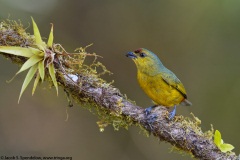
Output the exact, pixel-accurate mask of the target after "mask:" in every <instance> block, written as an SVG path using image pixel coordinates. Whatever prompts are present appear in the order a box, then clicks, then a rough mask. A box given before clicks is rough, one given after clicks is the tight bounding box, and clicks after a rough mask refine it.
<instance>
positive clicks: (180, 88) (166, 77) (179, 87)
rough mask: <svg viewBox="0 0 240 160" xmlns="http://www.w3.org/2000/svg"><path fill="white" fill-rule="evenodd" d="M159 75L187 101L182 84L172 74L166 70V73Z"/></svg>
mask: <svg viewBox="0 0 240 160" xmlns="http://www.w3.org/2000/svg"><path fill="white" fill-rule="evenodd" d="M160 75H161V77H162V79H163V81H164V82H166V83H167V84H168V85H170V86H171V87H173V88H175V89H176V90H178V91H179V92H180V93H181V94H182V95H183V97H184V98H186V99H187V94H186V90H185V88H184V86H183V84H182V82H181V81H180V80H179V79H178V78H177V76H176V75H175V74H174V73H172V72H171V71H170V70H168V71H167V72H162V73H161V74H160Z"/></svg>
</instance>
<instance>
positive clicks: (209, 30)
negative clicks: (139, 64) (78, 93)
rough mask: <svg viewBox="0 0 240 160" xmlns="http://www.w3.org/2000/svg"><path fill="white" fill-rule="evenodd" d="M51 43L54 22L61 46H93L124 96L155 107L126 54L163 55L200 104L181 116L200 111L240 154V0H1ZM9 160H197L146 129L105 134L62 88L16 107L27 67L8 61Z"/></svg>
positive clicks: (2, 131) (3, 108) (5, 132)
mask: <svg viewBox="0 0 240 160" xmlns="http://www.w3.org/2000/svg"><path fill="white" fill-rule="evenodd" d="M30 16H33V17H34V19H35V21H36V22H37V24H38V26H39V28H40V31H41V34H42V36H43V37H48V34H49V30H50V23H54V27H55V28H54V35H55V40H54V41H55V42H57V43H61V44H62V45H63V46H64V47H65V49H66V50H67V51H69V52H72V51H73V50H74V49H75V48H77V47H80V46H86V45H88V44H90V43H94V45H93V46H92V47H90V48H89V49H88V51H89V52H96V53H97V54H99V55H101V56H103V57H104V58H103V59H100V61H101V62H102V63H104V64H105V65H106V66H107V68H108V69H109V70H110V71H112V72H113V73H114V74H113V75H111V76H106V77H104V78H105V79H107V80H108V81H109V82H110V81H111V80H114V81H115V83H114V85H115V86H116V87H117V88H119V89H120V90H121V92H122V93H125V94H127V96H128V97H129V98H130V99H132V100H134V101H136V102H137V104H138V105H140V106H143V107H147V106H150V105H151V100H150V99H149V98H148V97H147V96H146V95H145V94H144V93H143V91H142V90H141V89H140V87H139V86H138V84H137V81H136V67H135V65H134V63H133V62H132V61H131V60H130V59H127V58H126V57H125V54H126V52H128V51H133V50H135V49H137V48H140V47H145V48H148V49H149V50H152V51H153V52H155V53H156V54H157V55H158V56H159V57H160V58H161V60H162V62H163V63H164V64H165V66H167V67H168V68H169V69H171V70H172V71H173V72H174V73H176V75H177V76H178V78H179V79H181V81H182V82H183V84H184V86H185V88H186V90H187V92H188V97H189V100H190V101H191V102H192V103H193V106H191V107H178V114H182V115H184V116H190V112H193V113H194V114H195V115H196V116H197V117H199V118H200V119H201V120H202V125H201V126H202V129H203V130H204V131H205V130H208V129H210V124H213V125H214V128H215V129H218V130H220V131H221V133H222V136H223V139H224V141H225V142H227V143H230V144H232V145H234V146H235V149H234V151H235V152H236V153H237V154H238V153H239V151H240V150H239V147H240V146H239V144H240V138H239V132H240V127H239V122H240V116H239V112H240V102H239V99H240V94H239V90H240V72H239V70H240V18H239V17H240V1H238V0H211V1H209V0H151V1H147V0H142V1H139V0H138V1H137V0H122V1H110V0H79V1H77V0H75V1H69V0H50V1H49V0H41V1H37V0H35V1H29V0H18V1H16V0H0V18H1V19H6V18H8V17H10V19H14V20H17V19H20V20H21V21H22V23H23V24H24V26H25V27H26V28H28V29H27V31H28V32H30V33H32V26H31V23H30V22H31V19H30ZM0 61H1V62H0V63H1V67H0V73H1V76H0V88H1V89H0V94H1V96H0V143H1V145H0V155H22V156H30V155H35V156H71V157H73V159H84V160H94V159H98V160H106V159H116V160H130V159H151V160H157V159H158V160H159V159H183V160H185V159H191V158H190V156H188V155H187V156H182V155H180V154H178V153H175V152H173V153H169V152H170V148H171V145H169V144H166V143H165V142H160V141H159V140H158V139H157V138H154V137H153V136H151V137H150V138H147V137H145V136H143V135H142V134H139V129H138V128H136V127H131V128H130V129H129V130H124V129H121V130H120V131H114V130H113V128H112V127H111V126H110V127H107V128H106V129H105V131H104V132H103V133H100V132H99V128H98V126H97V124H96V121H97V118H96V116H94V115H92V114H91V113H90V112H89V111H88V110H86V109H84V108H82V107H81V106H78V105H75V106H74V107H73V108H71V109H69V110H68V112H69V116H70V117H69V119H68V121H67V122H66V121H65V119H66V106H67V100H66V98H65V96H64V93H63V91H62V90H61V92H60V95H59V96H58V97H57V96H56V93H55V90H54V89H51V90H49V89H48V85H42V86H41V87H39V88H38V89H37V91H36V94H35V95H34V96H33V97H32V96H31V89H30V88H29V89H27V91H26V92H25V93H24V95H23V96H22V99H21V102H20V104H17V99H18V96H19V92H20V88H21V84H22V82H23V78H24V76H25V75H24V74H21V75H19V76H18V77H17V78H15V79H14V81H13V82H12V83H10V84H8V83H6V80H9V79H10V78H11V77H12V76H13V75H14V74H15V73H16V72H17V70H18V66H16V65H14V64H12V63H11V62H10V61H8V60H6V59H5V58H3V57H2V56H0Z"/></svg>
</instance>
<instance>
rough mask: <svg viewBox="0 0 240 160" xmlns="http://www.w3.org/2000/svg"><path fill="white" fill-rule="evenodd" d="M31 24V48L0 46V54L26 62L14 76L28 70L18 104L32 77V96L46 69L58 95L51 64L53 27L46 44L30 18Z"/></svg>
mask: <svg viewBox="0 0 240 160" xmlns="http://www.w3.org/2000/svg"><path fill="white" fill-rule="evenodd" d="M32 23H33V32H34V36H35V45H34V46H33V47H28V48H24V47H17V46H0V52H3V53H7V54H12V55H16V56H22V57H26V58H27V61H26V62H25V63H24V64H23V65H22V67H21V68H20V70H19V71H18V72H17V73H16V74H15V76H16V75H18V74H19V73H21V72H23V71H25V70H27V69H29V71H28V73H27V75H26V77H25V79H24V82H23V85H22V88H21V92H20V95H19V99H18V103H19V101H20V98H21V96H22V94H23V92H24V91H25V89H26V88H27V86H28V84H29V83H30V81H31V80H32V79H33V77H34V75H36V78H35V81H34V85H33V89H32V95H33V94H34V92H35V89H36V87H37V85H38V82H39V81H40V79H41V81H43V80H44V77H45V69H46V68H47V69H48V72H49V75H50V77H51V80H52V82H53V84H54V87H55V88H56V91H57V94H58V84H57V80H56V75H55V68H54V64H53V62H54V58H55V53H54V52H53V51H52V50H51V49H52V46H53V25H52V27H51V31H50V34H49V38H48V42H47V44H46V43H45V42H44V41H42V38H41V35H40V32H39V29H38V26H37V24H36V23H35V21H34V19H33V18H32ZM15 76H14V77H15ZM14 77H13V78H14Z"/></svg>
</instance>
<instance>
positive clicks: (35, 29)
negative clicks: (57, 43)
mask: <svg viewBox="0 0 240 160" xmlns="http://www.w3.org/2000/svg"><path fill="white" fill-rule="evenodd" d="M31 18H32V17H31ZM32 23H33V33H34V36H35V42H36V45H38V46H44V42H43V41H42V37H41V34H40V32H39V29H38V26H37V24H36V22H35V21H34V19H33V18H32Z"/></svg>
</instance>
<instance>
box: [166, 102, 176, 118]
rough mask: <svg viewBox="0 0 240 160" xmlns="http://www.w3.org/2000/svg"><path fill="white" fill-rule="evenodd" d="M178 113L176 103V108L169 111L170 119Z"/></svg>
mask: <svg viewBox="0 0 240 160" xmlns="http://www.w3.org/2000/svg"><path fill="white" fill-rule="evenodd" d="M175 115H176V105H175V106H174V109H173V110H172V111H171V112H170V113H169V117H168V119H169V120H172V119H173V117H174V116H175Z"/></svg>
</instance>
